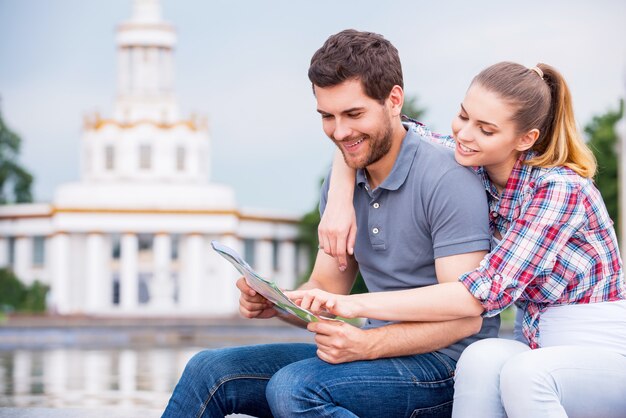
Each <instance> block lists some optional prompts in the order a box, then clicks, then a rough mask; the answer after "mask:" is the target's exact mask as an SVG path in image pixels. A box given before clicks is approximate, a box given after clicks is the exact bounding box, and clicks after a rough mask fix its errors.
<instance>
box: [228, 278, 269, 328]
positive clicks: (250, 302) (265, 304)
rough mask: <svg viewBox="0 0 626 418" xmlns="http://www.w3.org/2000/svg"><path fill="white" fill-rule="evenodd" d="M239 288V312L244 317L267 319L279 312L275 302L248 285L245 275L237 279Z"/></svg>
mask: <svg viewBox="0 0 626 418" xmlns="http://www.w3.org/2000/svg"><path fill="white" fill-rule="evenodd" d="M237 288H238V289H239V291H240V292H241V296H240V297H239V312H240V313H241V315H242V316H243V317H244V318H250V319H251V318H258V319H267V318H273V317H275V316H276V315H277V314H278V313H277V312H276V309H274V304H273V303H272V302H270V301H269V300H267V299H265V298H264V297H263V296H261V295H259V294H258V293H257V292H256V291H255V290H254V289H252V288H251V287H250V286H248V283H246V279H244V278H243V277H240V278H239V280H237Z"/></svg>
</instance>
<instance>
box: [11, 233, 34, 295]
mask: <svg viewBox="0 0 626 418" xmlns="http://www.w3.org/2000/svg"><path fill="white" fill-rule="evenodd" d="M32 264H33V239H32V237H24V236H22V237H17V238H16V239H15V264H14V265H13V272H14V273H15V275H16V276H17V278H18V279H20V281H21V282H22V283H24V284H26V285H30V284H31V283H32V281H33V278H32V275H31V266H32Z"/></svg>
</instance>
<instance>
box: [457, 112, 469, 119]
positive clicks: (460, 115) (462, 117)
mask: <svg viewBox="0 0 626 418" xmlns="http://www.w3.org/2000/svg"><path fill="white" fill-rule="evenodd" d="M459 119H461V120H468V117H467V116H464V115H462V114H461V113H459Z"/></svg>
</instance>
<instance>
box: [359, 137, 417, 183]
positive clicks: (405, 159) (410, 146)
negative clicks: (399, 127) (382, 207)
mask: <svg viewBox="0 0 626 418" xmlns="http://www.w3.org/2000/svg"><path fill="white" fill-rule="evenodd" d="M420 143H421V141H420V138H419V136H418V134H417V133H416V132H415V131H414V130H413V129H409V130H407V132H406V135H405V136H404V139H403V140H402V145H401V146H400V152H399V153H398V157H397V158H396V161H395V163H394V164H393V168H392V169H391V172H390V173H389V175H388V176H387V178H385V180H383V182H382V183H381V184H380V185H379V186H378V187H377V189H386V190H398V189H399V188H400V186H402V185H403V184H404V182H405V181H406V179H407V177H408V175H409V171H410V170H411V165H412V164H413V161H414V159H415V154H416V153H417V149H418V148H419V146H420ZM356 183H357V185H359V186H361V187H365V186H367V184H368V183H367V175H366V174H365V169H362V168H360V169H358V170H357V172H356Z"/></svg>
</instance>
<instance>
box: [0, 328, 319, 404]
mask: <svg viewBox="0 0 626 418" xmlns="http://www.w3.org/2000/svg"><path fill="white" fill-rule="evenodd" d="M57 333H60V334H61V335H65V340H68V339H69V340H74V339H75V338H74V337H72V338H69V337H68V336H67V335H71V334H72V331H66V332H64V331H57ZM66 334H67V335H66ZM220 334H221V335H222V337H221V338H215V336H213V337H212V338H208V339H207V340H206V341H203V342H202V345H184V344H182V345H181V344H175V345H169V346H164V345H163V344H159V343H156V344H145V343H143V344H140V345H134V346H132V345H131V346H121V347H120V346H119V344H117V342H116V341H117V339H116V338H114V337H113V338H112V340H113V343H112V344H106V343H103V342H102V339H98V343H97V344H86V345H85V344H84V343H83V342H82V341H81V342H80V343H79V344H78V345H77V344H69V345H68V344H67V342H63V343H55V344H50V343H47V344H37V341H32V343H30V344H27V346H28V347H29V348H22V347H19V346H15V347H12V348H7V345H6V344H4V345H3V342H2V341H0V407H14V408H15V407H18V408H33V407H45V408H74V407H79V408H97V407H104V406H107V407H124V408H141V409H151V410H159V411H162V410H163V409H164V408H165V406H166V405H167V401H168V400H169V397H170V395H171V393H172V390H173V389H174V386H175V385H176V383H177V382H178V379H179V377H180V375H181V374H182V371H183V369H184V367H185V365H186V364H187V361H188V360H189V359H190V358H191V357H192V356H193V355H194V354H195V353H197V352H199V351H201V350H204V349H206V348H215V347H224V346H231V345H241V344H253V343H267V342H281V341H307V342H312V337H311V334H310V333H308V332H307V331H305V330H300V329H297V328H295V327H287V326H286V327H283V328H280V329H277V328H268V329H263V328H262V327H257V328H256V329H254V330H253V331H250V330H249V329H243V330H238V329H237V328H229V329H228V330H221V332H220ZM42 335H46V332H42ZM41 338H43V337H41ZM58 339H59V337H58V336H57V337H55V338H54V339H53V341H57V340H58ZM65 340H64V339H63V338H61V341H65ZM4 343H6V340H5V341H4ZM50 345H52V346H50ZM22 346H24V345H23V344H22ZM46 346H47V347H46Z"/></svg>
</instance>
